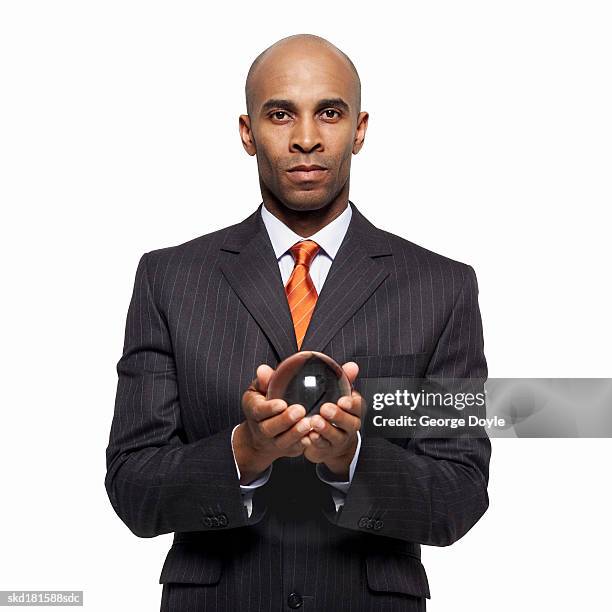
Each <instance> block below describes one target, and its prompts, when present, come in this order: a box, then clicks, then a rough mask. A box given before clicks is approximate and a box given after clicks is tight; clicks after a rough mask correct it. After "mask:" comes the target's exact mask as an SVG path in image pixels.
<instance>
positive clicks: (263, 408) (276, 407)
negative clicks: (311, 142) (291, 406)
mask: <svg viewBox="0 0 612 612" xmlns="http://www.w3.org/2000/svg"><path fill="white" fill-rule="evenodd" d="M286 409H287V402H286V401H285V400H282V399H273V400H267V399H264V397H263V396H261V395H258V394H257V393H256V392H254V393H253V395H251V396H250V397H249V398H248V400H247V402H246V403H245V406H244V414H245V416H246V418H247V419H250V420H252V421H257V422H260V421H264V420H265V419H269V418H271V417H274V416H276V415H278V414H282V413H283V412H284V411H285V410H286Z"/></svg>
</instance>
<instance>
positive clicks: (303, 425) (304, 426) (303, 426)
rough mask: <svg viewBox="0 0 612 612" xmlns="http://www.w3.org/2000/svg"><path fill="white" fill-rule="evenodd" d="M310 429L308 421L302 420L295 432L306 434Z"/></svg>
mask: <svg viewBox="0 0 612 612" xmlns="http://www.w3.org/2000/svg"><path fill="white" fill-rule="evenodd" d="M310 429H311V427H310V419H304V420H303V421H302V422H301V423H298V426H297V430H298V431H299V432H300V433H306V432H307V431H310Z"/></svg>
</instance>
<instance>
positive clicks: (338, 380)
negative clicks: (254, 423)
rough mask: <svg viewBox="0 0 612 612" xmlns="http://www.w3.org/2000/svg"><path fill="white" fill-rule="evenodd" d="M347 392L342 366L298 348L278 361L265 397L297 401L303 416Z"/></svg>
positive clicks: (347, 394) (346, 379) (315, 412)
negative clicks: (303, 410)
mask: <svg viewBox="0 0 612 612" xmlns="http://www.w3.org/2000/svg"><path fill="white" fill-rule="evenodd" d="M350 395H351V383H350V382H349V379H348V378H347V376H346V374H345V373H344V370H343V369H342V367H341V366H340V365H339V364H338V363H337V362H336V361H334V360H333V359H332V358H331V357H329V356H328V355H325V354H323V353H319V352H318V351H300V352H299V353H294V354H293V355H290V356H289V357H287V359H285V360H283V361H281V362H280V363H279V364H278V366H277V368H276V370H275V371H274V374H272V376H271V378H270V382H269V384H268V392H267V394H266V399H283V400H285V401H286V402H287V406H291V405H292V404H300V405H301V406H304V409H305V410H306V416H312V415H313V414H318V412H319V408H320V407H321V406H322V405H323V404H325V403H326V402H332V403H334V404H335V403H337V401H338V400H339V399H340V398H341V397H343V396H349V397H350Z"/></svg>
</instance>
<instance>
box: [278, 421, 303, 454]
mask: <svg viewBox="0 0 612 612" xmlns="http://www.w3.org/2000/svg"><path fill="white" fill-rule="evenodd" d="M311 429H312V427H311V424H310V418H308V417H305V418H303V419H300V420H299V421H298V422H297V423H296V424H295V425H294V426H293V427H292V428H291V429H289V431H286V432H285V433H282V434H280V435H278V436H276V437H275V438H274V439H273V440H274V446H276V448H278V449H279V450H281V451H284V450H286V449H288V448H290V447H292V446H293V445H294V444H296V443H298V442H300V440H301V439H302V438H303V437H304V436H305V435H306V434H307V433H308V432H309V431H310V430H311Z"/></svg>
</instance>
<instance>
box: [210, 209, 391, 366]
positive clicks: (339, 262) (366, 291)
mask: <svg viewBox="0 0 612 612" xmlns="http://www.w3.org/2000/svg"><path fill="white" fill-rule="evenodd" d="M350 205H351V206H352V208H353V214H352V216H351V222H350V224H349V227H348V229H347V232H346V235H345V237H344V240H343V242H342V244H341V246H340V249H339V250H338V252H337V253H336V257H335V258H334V261H333V263H332V266H331V268H330V271H329V273H328V275H327V278H326V279H325V283H324V284H323V288H322V290H321V294H320V295H319V298H318V300H317V304H316V306H315V309H314V312H313V315H312V319H311V320H310V325H309V326H308V330H307V332H306V336H305V337H304V341H303V343H302V350H312V351H322V350H323V349H324V348H325V347H326V346H327V344H328V343H329V342H330V340H331V339H332V338H333V337H334V336H335V335H336V334H337V333H338V332H339V331H340V329H341V328H342V326H343V325H344V324H345V323H346V322H347V321H348V320H349V319H350V318H351V317H352V316H353V315H354V314H355V313H356V312H357V310H358V309H359V308H360V307H361V306H362V305H363V304H364V303H365V301H366V300H367V299H368V298H369V297H370V296H371V295H372V293H374V291H376V289H377V288H378V287H379V286H380V285H381V283H382V282H383V281H384V280H385V278H387V276H388V275H389V272H388V270H387V269H386V268H385V266H384V264H383V263H382V261H381V260H380V258H381V257H383V256H385V255H390V254H391V253H392V251H391V246H390V244H389V241H388V239H387V238H386V236H385V234H384V233H383V232H381V230H379V229H378V228H376V227H375V226H374V225H372V224H371V223H370V222H369V221H368V220H367V219H366V218H365V217H364V216H363V215H362V214H361V213H360V212H359V211H358V210H357V207H356V206H355V205H354V204H353V203H352V202H351V204H350ZM260 208H261V205H260V207H259V208H258V209H257V210H256V211H255V212H254V213H253V214H252V215H251V216H250V217H248V218H247V219H245V220H244V221H243V222H242V223H239V224H237V225H235V226H234V227H233V228H231V230H230V231H229V232H228V236H227V237H226V239H225V242H224V243H223V245H222V247H221V250H222V251H225V252H226V253H228V254H231V255H229V256H228V257H226V258H225V260H224V261H223V262H222V263H221V271H222V273H223V275H224V276H225V278H226V279H227V281H228V283H229V284H230V285H231V287H232V289H233V290H234V291H235V293H236V295H237V296H238V297H239V299H240V300H241V302H242V303H243V304H244V306H245V307H246V309H247V310H248V311H249V313H250V314H251V315H252V316H253V318H254V319H255V321H256V322H257V324H258V325H259V327H260V328H261V329H262V331H263V332H264V333H265V334H266V337H267V338H268V340H269V341H270V343H271V344H272V346H273V347H274V350H275V351H276V353H277V356H278V358H279V360H283V359H285V358H286V357H288V356H289V355H292V354H293V353H295V352H297V350H298V348H297V342H296V339H295V332H294V330H293V321H292V320H291V313H290V311H289V304H288V302H287V297H286V295H285V289H284V287H283V281H282V278H281V275H280V270H279V267H278V261H277V259H276V255H275V254H274V249H273V248H272V243H271V242H270V237H269V236H268V232H267V231H266V227H265V225H264V223H263V221H262V219H261V214H260Z"/></svg>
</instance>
